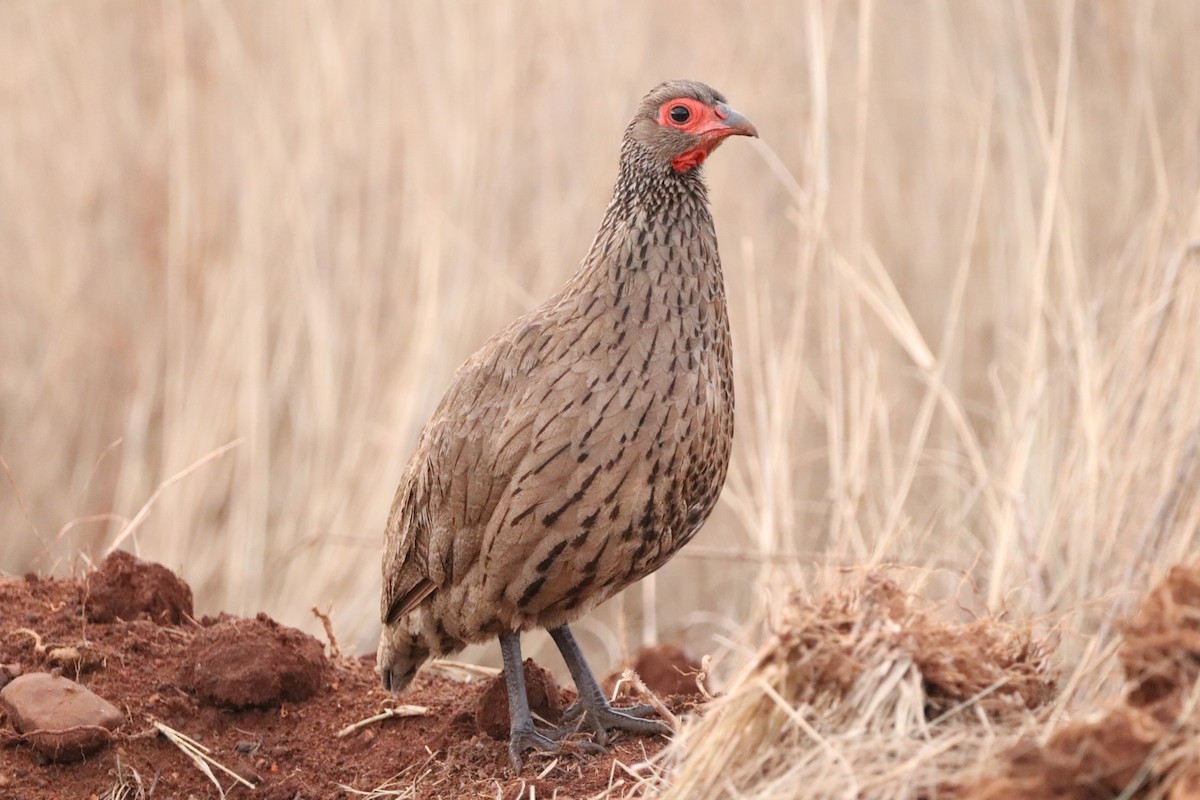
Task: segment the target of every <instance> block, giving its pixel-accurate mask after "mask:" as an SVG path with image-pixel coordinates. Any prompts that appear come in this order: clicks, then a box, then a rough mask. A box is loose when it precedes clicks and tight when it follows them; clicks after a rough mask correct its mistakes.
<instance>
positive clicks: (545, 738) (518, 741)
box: [508, 728, 608, 773]
mask: <svg viewBox="0 0 1200 800" xmlns="http://www.w3.org/2000/svg"><path fill="white" fill-rule="evenodd" d="M570 733H574V731H571V730H567V729H565V728H557V729H555V730H553V731H549V735H546V734H543V733H541V732H539V731H536V730H534V729H532V728H519V729H516V730H514V731H512V733H510V734H509V736H508V757H509V758H510V759H512V765H513V769H514V770H516V771H517V772H518V773H520V772H521V766H522V764H523V761H524V759H523V758H522V756H523V755H524V753H525V751H526V750H536V751H538V752H540V753H580V752H583V753H592V754H594V755H603V754H605V753H607V752H608V750H607V749H605V748H604V747H602V746H600V745H598V744H596V743H595V742H589V741H586V740H581V741H570V742H564V741H562V739H563V737H564V736H566V735H568V734H570Z"/></svg>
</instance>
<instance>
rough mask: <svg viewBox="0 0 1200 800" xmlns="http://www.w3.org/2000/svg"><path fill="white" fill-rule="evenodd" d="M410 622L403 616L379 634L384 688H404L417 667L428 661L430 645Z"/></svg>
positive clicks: (402, 689) (379, 668)
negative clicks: (413, 628)
mask: <svg viewBox="0 0 1200 800" xmlns="http://www.w3.org/2000/svg"><path fill="white" fill-rule="evenodd" d="M408 621H409V620H408V618H402V619H400V620H397V621H396V622H394V623H392V624H390V625H385V626H384V628H383V634H382V635H381V636H380V637H379V654H378V658H377V668H378V670H379V675H380V677H381V678H382V679H383V688H385V689H387V690H388V691H390V692H396V693H399V692H402V691H404V689H405V687H407V686H408V685H409V684H410V683H412V679H413V678H414V677H415V676H416V674H417V669H419V668H420V666H421V665H422V664H424V663H425V662H426V661H427V660H429V655H430V651H429V648H428V647H427V646H426V645H425V644H424V642H423V641H422V637H420V636H419V635H418V634H417V633H416V632H414V631H413V630H412V629H411V628H410V627H409V625H408V624H407V623H408Z"/></svg>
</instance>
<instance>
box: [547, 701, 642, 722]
mask: <svg viewBox="0 0 1200 800" xmlns="http://www.w3.org/2000/svg"><path fill="white" fill-rule="evenodd" d="M586 710H587V707H586V706H585V705H583V704H582V703H580V702H578V701H576V702H574V703H572V704H571V705H569V706H567V710H566V711H564V712H563V713H562V721H563V722H574V721H575V720H577V719H579V717H580V715H582V714H583V712H584V711H586ZM609 710H611V711H618V712H620V713H622V714H625V715H627V716H630V717H638V718H640V719H646V718H647V717H653V716H654V714H655V713H656V712H655V711H654V706H652V705H648V704H647V703H639V704H638V705H636V706H630V707H629V708H613V707H612V706H609Z"/></svg>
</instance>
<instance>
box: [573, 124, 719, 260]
mask: <svg viewBox="0 0 1200 800" xmlns="http://www.w3.org/2000/svg"><path fill="white" fill-rule="evenodd" d="M643 155H644V154H642V153H640V152H638V151H636V150H634V151H633V152H630V149H629V148H628V147H627V148H626V149H625V150H623V151H622V158H621V169H620V174H619V177H618V180H617V185H616V187H615V188H614V190H613V196H612V200H611V201H610V202H609V204H608V208H607V209H606V210H605V212H604V219H603V221H602V222H601V223H600V228H599V230H598V231H597V233H596V238H595V240H594V241H593V242H592V246H591V249H590V250H589V251H588V254H587V256H586V257H585V258H584V260H583V263H582V265H581V269H580V273H581V277H583V275H585V274H586V275H587V277H588V278H589V279H590V280H592V281H595V280H597V279H608V280H611V281H617V282H624V281H626V280H628V279H629V278H630V277H632V275H633V274H636V273H654V272H656V271H658V270H662V269H669V270H670V271H672V272H674V273H676V274H679V273H681V272H682V273H685V274H691V275H692V276H694V277H695V278H697V279H699V280H700V282H701V283H711V282H714V281H715V282H716V283H720V282H721V275H720V271H721V267H720V261H719V258H718V255H717V235H716V229H715V227H714V225H713V220H712V214H711V213H710V212H709V208H708V191H707V189H706V187H705V185H704V178H703V176H702V175H701V173H700V169H699V168H698V167H697V168H695V169H691V170H688V171H687V172H682V173H678V172H675V171H674V170H673V169H671V168H669V167H663V166H661V165H655V164H653V163H651V162H650V160H649V159H648V158H644V157H641V156H643Z"/></svg>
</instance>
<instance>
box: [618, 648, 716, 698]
mask: <svg viewBox="0 0 1200 800" xmlns="http://www.w3.org/2000/svg"><path fill="white" fill-rule="evenodd" d="M626 668H629V669H632V670H633V671H634V672H635V673H637V676H638V677H639V678H641V679H642V683H644V684H645V685H646V688H647V689H649V690H650V691H652V692H654V693H655V694H656V695H658V696H659V697H672V696H675V695H686V696H695V695H699V694H700V687H699V686H698V685H697V683H696V676H697V675H699V674H700V670H701V666H700V662H699V661H697V660H696V659H694V658H692V657H691V656H690V655H688V653H687V651H686V650H684V649H683V648H682V647H680V646H679V645H677V644H656V645H652V646H650V647H643V648H642V649H641V650H639V651H638V653H637V655H636V656H634V658H633V659H632V660H630V661H627V662H624V663H622V664H620V665H618V666H617V667H616V668H615V669H613V670H612V671H611V672H610V673H609V674H608V676H607V677H605V679H604V691H605V692H606V693H607V694H608V695H609V697H612V696H613V693H614V692H617V697H629V696H631V695H632V694H633V692H632V687H630V686H629V685H628V684H625V683H621V676H622V675H623V674H624V673H625V669H626Z"/></svg>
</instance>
